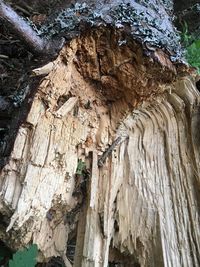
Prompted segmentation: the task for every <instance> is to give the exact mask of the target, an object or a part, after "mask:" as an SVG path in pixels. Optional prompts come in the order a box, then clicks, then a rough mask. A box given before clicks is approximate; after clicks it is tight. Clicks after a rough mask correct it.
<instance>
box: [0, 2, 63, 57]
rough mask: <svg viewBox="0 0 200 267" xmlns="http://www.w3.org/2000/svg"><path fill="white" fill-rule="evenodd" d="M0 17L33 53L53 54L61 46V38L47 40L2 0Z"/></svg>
mask: <svg viewBox="0 0 200 267" xmlns="http://www.w3.org/2000/svg"><path fill="white" fill-rule="evenodd" d="M0 18H1V19H3V20H4V21H5V23H7V24H8V25H9V26H10V27H11V29H12V30H13V32H14V33H16V34H17V36H18V37H19V38H20V39H21V40H22V42H24V43H25V44H26V45H27V46H28V48H29V50H31V52H33V53H35V54H49V55H55V54H56V52H57V51H58V50H59V48H61V47H62V44H63V40H60V41H55V40H47V39H43V38H41V37H40V36H38V34H37V33H36V31H34V29H33V28H32V27H31V26H30V25H29V24H28V23H27V22H26V21H25V20H24V19H23V18H22V17H20V16H19V15H18V14H17V13H16V12H15V11H14V10H13V9H12V8H11V7H10V6H9V5H7V4H5V3H4V1H3V0H0Z"/></svg>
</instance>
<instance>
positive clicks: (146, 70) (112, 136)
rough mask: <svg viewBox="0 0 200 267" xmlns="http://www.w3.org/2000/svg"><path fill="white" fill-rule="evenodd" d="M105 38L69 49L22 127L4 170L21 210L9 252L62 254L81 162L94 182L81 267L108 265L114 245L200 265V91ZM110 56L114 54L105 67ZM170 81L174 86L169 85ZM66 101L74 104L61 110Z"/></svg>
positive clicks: (13, 202) (5, 201)
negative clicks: (33, 248)
mask: <svg viewBox="0 0 200 267" xmlns="http://www.w3.org/2000/svg"><path fill="white" fill-rule="evenodd" d="M99 34H100V35H101V34H102V36H103V34H104V33H102V32H100V33H99ZM98 38H99V37H98V36H97V35H91V36H89V37H87V36H86V37H84V38H77V39H75V40H73V41H72V42H71V43H70V44H69V45H68V46H66V47H64V48H63V50H62V51H61V53H60V55H59V57H58V58H57V59H56V60H55V61H54V62H53V66H54V68H52V69H51V70H50V72H49V74H48V75H47V76H46V78H45V79H44V80H43V81H42V83H41V84H40V86H39V88H38V91H37V93H36V95H35V97H34V100H33V103H32V107H31V110H30V112H29V114H28V117H27V119H26V122H25V123H24V124H23V125H21V127H20V129H19V132H18V135H17V138H16V140H15V144H14V148H13V151H12V153H11V156H10V160H9V162H8V164H7V165H6V166H5V167H4V168H3V170H2V172H1V201H0V211H1V213H2V214H6V213H9V214H11V213H12V212H13V214H12V217H11V220H10V224H9V226H8V228H7V231H8V233H9V234H10V244H9V245H10V246H11V247H13V248H15V249H16V248H18V247H21V246H23V245H26V244H28V243H29V242H30V241H31V240H33V242H34V243H36V244H37V245H38V247H39V249H40V260H44V259H48V258H50V257H52V256H62V257H63V255H64V254H65V251H66V244H67V240H68V233H69V225H68V224H67V223H66V222H65V216H66V214H67V213H68V212H70V211H71V210H73V209H74V208H75V207H76V205H77V203H78V199H77V198H76V197H74V196H73V191H74V189H75V188H76V180H77V177H76V169H77V165H78V159H82V160H83V161H85V162H86V163H87V167H88V168H89V169H90V171H91V174H90V177H89V179H88V182H87V183H88V192H87V199H85V200H84V203H83V206H82V211H80V212H83V213H81V214H83V215H82V216H80V217H79V223H78V227H79V229H78V236H77V252H76V255H75V264H74V266H76V267H78V266H83V267H89V266H95V267H97V266H98V267H100V266H103V267H107V265H108V261H109V252H111V250H112V246H114V247H115V248H116V249H118V251H120V252H121V253H123V252H124V253H126V254H128V255H129V256H132V257H133V258H135V259H137V262H138V263H139V264H140V266H167V267H171V266H173V267H174V266H177V267H178V266H181V267H188V266H199V265H198V264H199V246H200V243H199V240H200V239H199V236H200V235H199V234H200V233H199V229H200V228H199V221H198V198H197V190H198V189H199V172H200V165H199V159H200V153H199V151H200V149H199V144H200V137H199V134H198V127H199V123H200V114H199V113H200V112H199V110H200V109H199V101H200V94H199V92H198V91H197V89H196V87H195V83H194V79H193V77H190V76H189V75H187V77H182V78H181V77H179V76H176V80H175V81H174V82H173V79H174V77H175V76H174V75H175V70H174V66H173V65H171V63H170V64H169V63H168V61H166V60H165V61H164V63H163V65H164V66H162V65H160V66H159V67H158V66H157V70H156V71H153V69H151V68H150V67H148V66H150V62H151V61H150V60H149V61H148V59H147V58H146V57H143V56H142V53H141V48H140V47H139V46H136V47H135V49H136V48H137V49H136V50H135V51H134V52H133V51H131V50H130V49H129V48H127V49H125V50H124V48H119V47H115V46H113V49H116V50H109V51H107V50H106V49H107V48H106V45H108V44H109V43H102V42H100V41H102V40H104V39H103V38H102V40H100V39H98ZM110 39H111V40H114V37H113V38H110ZM106 42H107V40H106ZM84 48H85V49H84ZM104 49H105V50H106V51H107V52H108V53H110V56H108V57H107V58H106V57H103V58H102V60H101V61H99V57H98V55H97V53H98V51H101V53H103V52H102V51H105V50H104ZM77 51H79V53H80V51H81V53H82V58H78V56H77ZM86 51H87V52H86ZM99 53H100V52H99ZM157 53H158V54H159V51H157ZM160 53H161V52H160ZM132 57H134V60H133V61H129V60H128V61H127V59H129V58H132ZM86 58H90V59H91V58H92V64H91V61H86V60H85V59H86ZM88 62H89V63H88ZM166 62H167V63H166ZM161 63H162V62H161ZM148 64H149V65H148ZM102 65H103V66H104V75H101V73H100V70H99V69H100V67H102ZM164 67H165V71H164V70H163V68H164ZM110 68H112V71H113V72H114V74H112V75H109V71H110ZM164 72H166V73H164ZM160 73H161V74H160ZM156 75H157V76H156ZM165 75H169V82H168V83H165V82H163V81H162V79H161V80H160V79H158V76H159V77H160V76H161V77H164V76H165ZM91 79H93V82H91ZM94 80H95V81H96V82H99V83H101V85H102V86H101V87H98V85H97V84H96V83H95V82H94ZM63 95H65V96H68V99H67V100H66V101H65V103H63V104H62V106H59V105H58V100H59V98H60V97H61V96H63ZM111 99H112V102H111ZM88 100H89V101H90V105H91V108H86V107H85V105H86V104H87V103H88ZM117 137H121V138H122V139H121V142H120V143H119V144H118V146H117V147H116V148H115V150H114V151H113V152H112V155H111V156H110V157H108V159H107V160H106V162H105V164H104V165H103V166H102V167H100V168H98V164H97V162H98V157H99V156H100V155H102V153H103V152H104V151H105V150H106V149H107V148H108V145H111V144H112V142H113V141H114V140H116V138H117ZM91 153H92V157H91V156H90V154H91ZM90 166H91V167H90ZM83 207H84V208H83ZM8 210H9V212H8ZM50 210H51V211H52V217H51V219H50V218H49V216H48V212H49V211H50ZM81 220H83V221H81ZM116 223H117V225H118V230H116V229H115V226H114V225H115V224H116ZM19 233H20V237H19ZM0 234H1V235H0V236H1V238H2V239H3V240H7V234H6V233H3V232H1V233H0ZM16 236H17V239H16ZM79 237H80V239H79ZM13 240H15V241H13ZM120 252H119V254H120ZM65 262H68V259H66V258H65ZM80 263H81V265H80ZM124 266H125V265H124Z"/></svg>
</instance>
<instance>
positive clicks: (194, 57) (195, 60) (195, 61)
mask: <svg viewBox="0 0 200 267" xmlns="http://www.w3.org/2000/svg"><path fill="white" fill-rule="evenodd" d="M181 38H182V43H183V46H184V47H185V49H186V54H185V57H186V60H187V62H188V63H189V64H190V65H191V66H193V67H195V68H196V69H197V71H198V73H200V39H194V38H193V37H192V36H191V35H190V34H189V32H188V26H187V24H186V23H184V27H183V33H182V36H181Z"/></svg>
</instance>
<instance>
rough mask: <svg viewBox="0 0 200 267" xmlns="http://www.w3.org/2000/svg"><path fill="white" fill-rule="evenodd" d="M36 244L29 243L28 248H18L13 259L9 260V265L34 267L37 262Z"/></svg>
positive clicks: (10, 266) (11, 266)
mask: <svg viewBox="0 0 200 267" xmlns="http://www.w3.org/2000/svg"><path fill="white" fill-rule="evenodd" d="M37 255H38V248H37V245H31V246H30V247H29V248H28V249H24V250H18V251H17V252H16V253H15V254H14V255H13V259H12V260H9V267H34V266H35V265H36V263H37V260H36V258H37Z"/></svg>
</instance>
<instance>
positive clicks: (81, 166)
mask: <svg viewBox="0 0 200 267" xmlns="http://www.w3.org/2000/svg"><path fill="white" fill-rule="evenodd" d="M85 170H86V164H85V162H84V161H82V159H79V160H78V165H77V168H76V175H83V173H84V172H85Z"/></svg>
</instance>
